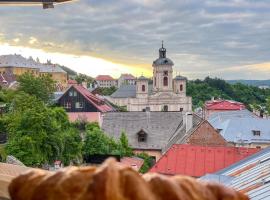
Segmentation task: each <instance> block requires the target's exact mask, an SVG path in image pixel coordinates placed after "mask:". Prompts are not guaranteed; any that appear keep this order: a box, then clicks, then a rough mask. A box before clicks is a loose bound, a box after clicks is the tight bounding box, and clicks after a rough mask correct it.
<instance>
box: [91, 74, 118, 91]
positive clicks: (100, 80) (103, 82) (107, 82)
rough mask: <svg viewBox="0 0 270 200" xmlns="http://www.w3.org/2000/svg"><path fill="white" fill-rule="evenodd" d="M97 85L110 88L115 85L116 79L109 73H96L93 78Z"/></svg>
mask: <svg viewBox="0 0 270 200" xmlns="http://www.w3.org/2000/svg"><path fill="white" fill-rule="evenodd" d="M95 81H96V83H97V87H101V88H110V87H117V80H115V79H114V78H113V77H111V76H110V75H98V76H97V77H96V79H95Z"/></svg>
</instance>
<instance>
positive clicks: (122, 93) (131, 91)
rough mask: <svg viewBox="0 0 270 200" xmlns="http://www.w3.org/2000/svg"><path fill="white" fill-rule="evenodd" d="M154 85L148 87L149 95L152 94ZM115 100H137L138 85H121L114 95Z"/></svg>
mask: <svg viewBox="0 0 270 200" xmlns="http://www.w3.org/2000/svg"><path fill="white" fill-rule="evenodd" d="M152 89H153V85H151V84H149V85H148V94H151V93H152ZM111 97H113V98H135V97H136V85H121V86H120V88H118V89H117V90H116V91H115V92H114V93H113V94H112V95H111Z"/></svg>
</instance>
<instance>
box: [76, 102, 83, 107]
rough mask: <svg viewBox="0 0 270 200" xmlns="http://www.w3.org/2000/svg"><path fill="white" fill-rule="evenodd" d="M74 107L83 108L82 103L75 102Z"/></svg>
mask: <svg viewBox="0 0 270 200" xmlns="http://www.w3.org/2000/svg"><path fill="white" fill-rule="evenodd" d="M75 107H76V108H83V102H76V104H75Z"/></svg>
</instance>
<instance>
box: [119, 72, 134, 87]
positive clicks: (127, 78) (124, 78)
mask: <svg viewBox="0 0 270 200" xmlns="http://www.w3.org/2000/svg"><path fill="white" fill-rule="evenodd" d="M135 84H136V78H135V77H134V76H133V75H132V74H121V76H120V77H119V79H118V87H121V86H122V85H135Z"/></svg>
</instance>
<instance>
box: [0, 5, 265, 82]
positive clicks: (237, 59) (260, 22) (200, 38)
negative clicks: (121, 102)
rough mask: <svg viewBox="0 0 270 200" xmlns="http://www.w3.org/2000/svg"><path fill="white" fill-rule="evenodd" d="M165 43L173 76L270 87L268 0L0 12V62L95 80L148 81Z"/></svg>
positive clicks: (6, 9)
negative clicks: (13, 60) (40, 65)
mask: <svg viewBox="0 0 270 200" xmlns="http://www.w3.org/2000/svg"><path fill="white" fill-rule="evenodd" d="M162 40H164V46H165V48H166V49H167V57H169V58H170V59H172V60H173V62H174V64H175V65H174V74H175V75H176V74H181V75H184V76H187V77H188V78H189V79H195V78H204V77H206V76H211V77H219V78H223V79H270V1H269V0H76V1H74V2H72V3H65V4H60V5H56V6H55V8H54V9H46V10H43V9H42V7H41V6H7V5H1V4H0V55H5V54H14V53H17V54H21V55H23V56H25V57H29V56H32V57H33V58H36V57H39V59H40V60H41V61H44V62H45V61H46V60H47V59H49V60H51V61H52V62H54V63H59V64H62V65H65V66H67V67H69V68H71V69H73V70H75V71H77V72H79V73H85V74H88V75H90V76H93V77H95V76H97V75H98V74H110V75H112V76H114V77H119V75H120V74H121V73H132V74H134V75H135V76H140V75H142V74H143V75H145V76H151V75H152V62H153V60H155V59H156V58H157V57H158V49H159V48H160V46H161V41H162Z"/></svg>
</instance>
